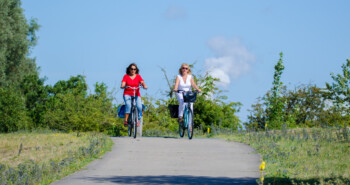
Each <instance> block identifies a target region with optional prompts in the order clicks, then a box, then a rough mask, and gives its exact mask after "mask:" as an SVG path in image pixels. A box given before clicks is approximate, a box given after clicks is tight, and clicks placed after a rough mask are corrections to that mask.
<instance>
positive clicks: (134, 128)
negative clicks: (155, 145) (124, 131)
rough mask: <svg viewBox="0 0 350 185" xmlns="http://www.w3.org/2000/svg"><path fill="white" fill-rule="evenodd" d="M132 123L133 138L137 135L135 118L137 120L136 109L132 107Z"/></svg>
mask: <svg viewBox="0 0 350 185" xmlns="http://www.w3.org/2000/svg"><path fill="white" fill-rule="evenodd" d="M132 114H133V115H132V125H133V132H132V133H133V136H134V138H136V135H137V120H138V115H137V110H136V109H134V111H133V112H132Z"/></svg>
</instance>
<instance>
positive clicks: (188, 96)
mask: <svg viewBox="0 0 350 185" xmlns="http://www.w3.org/2000/svg"><path fill="white" fill-rule="evenodd" d="M183 96H184V102H191V103H194V102H196V99H197V93H194V92H192V91H186V92H184V93H183Z"/></svg>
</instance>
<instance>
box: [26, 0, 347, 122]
mask: <svg viewBox="0 0 350 185" xmlns="http://www.w3.org/2000/svg"><path fill="white" fill-rule="evenodd" d="M22 7H23V8H24V10H25V12H24V13H25V15H26V17H27V18H28V19H29V18H31V17H33V18H37V19H38V23H39V24H40V25H41V28H40V30H39V32H38V36H39V41H38V45H37V46H36V47H35V48H34V49H33V51H32V54H31V56H34V57H36V61H37V64H38V66H40V68H41V76H42V77H44V76H46V77H47V78H48V80H47V81H46V83H47V84H54V83H56V82H57V81H58V80H67V79H68V78H69V77H70V76H73V75H77V74H83V75H85V76H86V79H87V82H88V84H89V87H90V89H91V90H93V84H94V83H96V82H105V83H106V84H107V85H108V87H109V88H110V89H112V88H116V89H117V91H116V94H115V95H116V96H117V97H118V99H117V100H118V102H119V103H120V102H121V101H122V99H121V96H122V92H121V91H120V90H118V87H119V86H120V81H121V79H122V77H123V75H124V73H125V68H126V67H127V66H128V64H130V63H131V62H135V63H137V64H138V66H139V68H140V74H141V76H142V77H143V78H144V80H145V82H146V83H147V85H148V86H149V90H148V91H147V92H143V94H145V93H147V94H148V95H149V96H152V97H154V98H164V95H163V94H164V91H165V90H167V83H166V81H165V79H164V76H163V73H162V72H161V70H160V67H163V68H165V69H166V70H167V72H168V75H169V77H175V75H176V74H177V72H178V68H179V67H180V65H181V63H184V62H186V63H190V64H191V63H193V62H196V65H195V69H194V70H193V72H194V74H199V73H201V74H203V73H205V72H206V71H209V72H211V74H212V75H214V76H216V77H220V78H221V79H222V83H221V84H219V85H220V88H221V89H223V90H225V91H226V93H225V94H226V95H227V96H228V97H229V101H234V102H236V101H239V102H241V103H243V107H242V110H241V112H240V113H239V114H238V115H239V117H240V119H241V120H243V121H246V120H247V115H248V111H247V109H249V108H250V106H251V105H252V104H253V103H256V99H257V98H258V97H260V96H263V95H264V94H265V93H266V92H267V91H268V90H269V89H270V88H271V86H272V80H273V72H274V65H275V64H276V63H277V61H278V59H279V52H281V51H282V52H283V53H284V65H285V70H284V73H283V75H282V81H283V82H284V84H286V85H288V87H289V88H294V87H295V86H298V85H301V84H309V83H312V84H316V85H318V86H319V87H324V86H325V82H331V77H330V73H331V72H334V73H340V72H341V65H342V64H343V63H345V61H346V59H347V58H350V34H349V33H350V31H349V30H350V21H349V20H350V14H349V11H348V8H349V7H350V1H345V0H343V1H325V0H317V1H316V0H309V1H301V0H297V1H275V0H254V1H253V0H249V1H234V0H232V1H228V0H225V1H224V0H217V1H204V0H201V1H199V0H191V1H188V0H158V1H154V0H150V1H141V0H138V1H136V0H135V1H116V0H103V1H92V0H74V1H68V0H60V1H33V0H22Z"/></svg>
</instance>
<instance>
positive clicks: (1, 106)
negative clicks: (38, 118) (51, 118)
mask: <svg viewBox="0 0 350 185" xmlns="http://www.w3.org/2000/svg"><path fill="white" fill-rule="evenodd" d="M0 118H1V119H0V133H1V132H4V133H7V132H14V131H17V130H19V129H26V128H28V127H29V125H28V124H29V117H28V115H27V112H26V109H25V102H24V98H23V97H22V96H21V94H20V93H19V92H18V91H17V90H15V89H14V88H13V87H9V88H1V87H0Z"/></svg>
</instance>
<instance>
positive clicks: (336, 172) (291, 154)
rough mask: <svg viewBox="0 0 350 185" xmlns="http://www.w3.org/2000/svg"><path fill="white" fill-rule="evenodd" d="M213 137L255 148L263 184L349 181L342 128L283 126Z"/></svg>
mask: <svg viewBox="0 0 350 185" xmlns="http://www.w3.org/2000/svg"><path fill="white" fill-rule="evenodd" d="M216 137H220V138H225V139H228V140H231V141H237V142H242V143H246V144H249V145H250V146H252V147H253V148H255V149H256V150H257V152H258V153H259V154H260V155H261V156H262V158H263V161H265V162H266V169H265V170H264V184H339V185H340V184H350V138H349V137H350V133H349V130H348V129H346V128H345V129H321V128H313V129H293V130H287V129H283V130H281V131H269V132H252V133H241V134H238V133H237V134H232V135H229V136H227V135H222V136H216ZM258 168H259V167H258V166H257V169H258Z"/></svg>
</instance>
